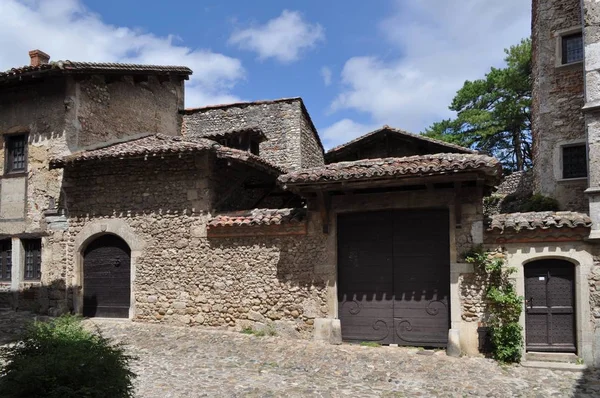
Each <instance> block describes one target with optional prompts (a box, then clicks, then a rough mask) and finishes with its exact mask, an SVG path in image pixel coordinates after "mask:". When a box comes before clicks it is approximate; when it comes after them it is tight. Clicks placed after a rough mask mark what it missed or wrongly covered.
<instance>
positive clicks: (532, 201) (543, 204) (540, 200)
mask: <svg viewBox="0 0 600 398" xmlns="http://www.w3.org/2000/svg"><path fill="white" fill-rule="evenodd" d="M558 210H560V206H559V204H558V201H557V200H556V199H554V198H551V197H549V196H544V195H541V194H539V193H537V194H535V195H533V196H532V197H530V198H527V200H526V201H525V202H524V203H523V204H522V208H521V211H522V212H528V211H558Z"/></svg>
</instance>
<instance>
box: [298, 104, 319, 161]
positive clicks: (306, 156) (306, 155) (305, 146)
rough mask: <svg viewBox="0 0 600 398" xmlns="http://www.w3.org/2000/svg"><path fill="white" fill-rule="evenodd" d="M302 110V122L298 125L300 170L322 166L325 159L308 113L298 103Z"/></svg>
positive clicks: (302, 105)
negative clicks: (299, 132)
mask: <svg viewBox="0 0 600 398" xmlns="http://www.w3.org/2000/svg"><path fill="white" fill-rule="evenodd" d="M300 106H301V108H302V120H301V124H300V129H301V136H300V151H301V152H300V155H301V156H302V158H301V161H300V164H301V167H302V168H308V167H318V166H323V164H324V163H325V157H324V153H323V146H322V144H321V142H320V141H319V138H318V136H317V134H318V133H317V130H316V128H315V126H314V125H313V122H312V120H311V119H310V115H309V114H308V111H307V110H306V108H305V107H304V104H303V103H300Z"/></svg>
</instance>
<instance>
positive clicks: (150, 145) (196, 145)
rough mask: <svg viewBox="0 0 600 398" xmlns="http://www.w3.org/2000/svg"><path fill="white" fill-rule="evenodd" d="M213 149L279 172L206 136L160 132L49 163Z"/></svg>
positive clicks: (223, 154)
mask: <svg viewBox="0 0 600 398" xmlns="http://www.w3.org/2000/svg"><path fill="white" fill-rule="evenodd" d="M202 151H213V152H214V153H215V154H216V155H217V157H220V158H225V159H231V160H237V161H239V162H242V163H247V164H250V165H252V166H254V167H258V168H260V169H263V170H264V171H267V172H271V173H273V174H281V173H283V172H284V171H283V169H281V168H279V167H278V166H275V165H272V164H271V163H269V162H267V161H266V160H264V159H262V158H260V157H258V156H255V155H252V154H250V153H248V152H245V151H240V150H238V149H233V148H228V147H224V146H221V145H219V144H218V143H216V142H214V141H212V140H209V139H207V138H196V139H193V140H191V139H182V138H180V137H172V136H167V135H163V134H154V135H146V136H142V137H138V138H133V139H130V140H128V141H125V142H119V143H115V144H111V145H107V146H104V147H101V148H97V149H90V150H84V151H80V152H75V153H73V154H71V155H68V156H65V157H63V158H60V159H53V160H51V162H50V165H51V167H54V168H57V167H64V166H65V165H66V164H69V163H76V162H82V161H86V160H104V159H123V158H135V157H152V156H158V155H166V154H176V153H186V152H187V153H191V152H202Z"/></svg>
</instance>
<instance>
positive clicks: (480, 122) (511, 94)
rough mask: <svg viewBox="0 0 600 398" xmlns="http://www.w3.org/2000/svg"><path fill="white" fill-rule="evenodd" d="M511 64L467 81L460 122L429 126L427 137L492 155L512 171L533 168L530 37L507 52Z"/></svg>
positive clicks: (459, 101) (457, 106)
mask: <svg viewBox="0 0 600 398" xmlns="http://www.w3.org/2000/svg"><path fill="white" fill-rule="evenodd" d="M504 51H505V52H506V58H505V61H506V66H505V67H504V68H491V70H490V72H489V73H487V74H486V75H485V78H483V79H478V80H474V81H466V82H465V83H464V85H463V87H462V88H461V89H460V90H458V92H457V93H456V96H455V97H454V99H453V100H452V104H451V105H450V107H449V108H450V109H451V110H453V111H455V112H457V117H456V118H455V119H447V120H442V121H441V122H436V123H434V124H433V125H432V126H430V127H429V128H428V129H426V131H425V132H424V135H425V136H428V137H431V138H437V139H441V140H444V141H447V142H451V143H454V144H458V145H462V146H466V147H470V148H474V149H477V150H480V151H483V152H488V153H490V154H492V155H493V156H495V157H497V158H498V159H499V160H500V161H501V162H502V163H503V165H504V167H505V169H507V170H511V171H514V170H524V169H525V168H527V167H529V166H530V165H531V160H532V154H531V111H530V108H531V87H532V78H531V71H532V67H531V65H532V61H531V39H523V40H522V41H521V43H519V44H518V45H515V46H512V47H510V48H509V49H505V50H504Z"/></svg>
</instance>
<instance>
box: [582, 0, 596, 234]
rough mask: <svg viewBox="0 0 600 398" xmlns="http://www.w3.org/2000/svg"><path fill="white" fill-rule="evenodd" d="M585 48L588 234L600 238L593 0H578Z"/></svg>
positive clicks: (594, 10)
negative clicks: (582, 17) (589, 227)
mask: <svg viewBox="0 0 600 398" xmlns="http://www.w3.org/2000/svg"><path fill="white" fill-rule="evenodd" d="M581 4H582V6H583V14H584V28H583V38H584V51H585V83H586V87H585V106H584V110H585V125H586V132H587V143H588V151H589V152H588V173H589V188H588V189H587V191H586V194H587V196H588V200H589V214H590V218H591V219H592V222H593V226H592V232H591V233H590V238H595V239H598V238H600V89H599V87H600V78H599V77H600V73H599V72H600V48H599V43H600V7H599V6H598V2H597V1H591V0H582V1H581Z"/></svg>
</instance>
